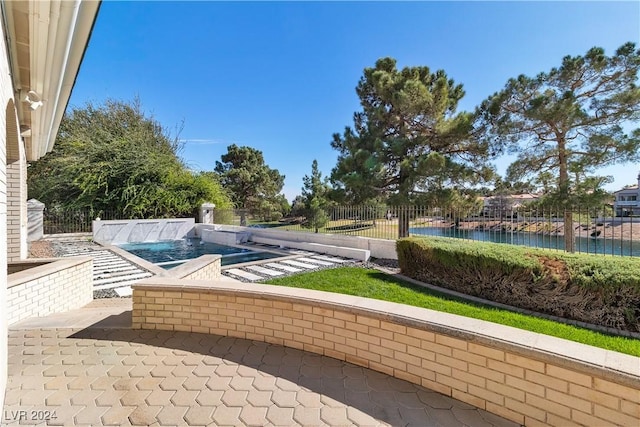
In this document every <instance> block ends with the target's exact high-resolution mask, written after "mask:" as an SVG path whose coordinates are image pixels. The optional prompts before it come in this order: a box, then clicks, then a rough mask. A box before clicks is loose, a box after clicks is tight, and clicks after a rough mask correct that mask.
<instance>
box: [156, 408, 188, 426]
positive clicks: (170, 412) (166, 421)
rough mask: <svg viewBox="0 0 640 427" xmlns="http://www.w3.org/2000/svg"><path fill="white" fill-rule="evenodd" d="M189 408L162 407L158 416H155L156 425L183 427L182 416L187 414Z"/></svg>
mask: <svg viewBox="0 0 640 427" xmlns="http://www.w3.org/2000/svg"><path fill="white" fill-rule="evenodd" d="M188 409H189V408H188V407H185V406H173V405H170V406H163V407H162V409H161V410H160V412H158V415H156V419H157V420H158V423H159V424H160V425H162V426H172V427H175V426H180V425H184V423H185V421H184V415H185V414H186V413H187V410H188Z"/></svg>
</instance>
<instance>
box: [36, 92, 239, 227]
mask: <svg viewBox="0 0 640 427" xmlns="http://www.w3.org/2000/svg"><path fill="white" fill-rule="evenodd" d="M179 149H180V144H179V142H178V140H177V137H176V138H172V137H171V136H170V135H169V133H168V132H167V131H166V130H165V128H163V126H162V125H161V124H160V123H158V122H157V121H156V120H154V119H153V118H152V117H147V116H145V114H144V112H143V110H142V107H141V104H140V101H139V100H137V99H136V100H134V101H133V102H122V101H114V100H107V101H106V102H105V103H104V104H103V105H93V104H91V103H88V104H86V105H85V106H84V107H81V108H76V109H73V110H71V112H69V113H67V114H66V115H65V116H64V118H63V120H62V123H61V124H60V132H59V134H58V138H57V140H56V145H55V147H54V149H53V151H52V152H51V153H49V154H47V155H46V156H45V157H43V158H42V159H40V160H39V161H37V162H35V163H34V164H32V165H31V167H30V168H29V177H28V181H29V182H28V188H29V197H32V198H37V199H38V200H41V201H42V202H43V203H45V204H46V205H47V206H48V207H49V208H51V209H53V208H56V207H59V208H62V209H67V208H73V209H83V210H84V209H90V210H92V211H93V213H94V214H95V215H100V214H101V212H105V211H111V212H114V213H115V214H116V215H117V216H120V217H125V218H150V217H171V216H189V215H193V214H194V213H195V212H197V209H198V206H199V205H200V204H201V203H203V202H213V203H215V204H216V205H218V206H225V205H227V206H228V205H230V200H229V198H228V196H227V194H226V192H225V191H224V190H223V189H222V187H221V186H220V183H219V182H218V181H217V180H216V179H213V178H212V177H208V176H206V175H202V174H196V173H193V172H191V171H189V170H188V169H187V168H186V167H185V165H184V164H183V162H182V161H181V160H180V158H179V156H178V151H179Z"/></svg>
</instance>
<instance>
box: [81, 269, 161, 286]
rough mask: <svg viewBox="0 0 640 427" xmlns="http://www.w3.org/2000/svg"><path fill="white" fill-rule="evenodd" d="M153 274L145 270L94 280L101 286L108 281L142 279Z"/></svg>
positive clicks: (94, 282)
mask: <svg viewBox="0 0 640 427" xmlns="http://www.w3.org/2000/svg"><path fill="white" fill-rule="evenodd" d="M151 276H152V274H151V273H149V272H144V273H136V274H128V275H124V276H118V277H115V278H111V277H109V278H105V279H98V280H95V279H94V280H93V286H94V287H95V286H100V285H104V284H107V283H117V282H118V281H122V280H124V279H128V280H133V279H136V280H140V279H144V278H145V277H151Z"/></svg>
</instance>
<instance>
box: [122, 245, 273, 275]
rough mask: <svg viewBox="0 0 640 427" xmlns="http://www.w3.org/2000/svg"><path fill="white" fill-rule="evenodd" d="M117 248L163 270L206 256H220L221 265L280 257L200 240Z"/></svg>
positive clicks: (269, 253)
mask: <svg viewBox="0 0 640 427" xmlns="http://www.w3.org/2000/svg"><path fill="white" fill-rule="evenodd" d="M119 246H120V248H122V249H124V250H125V251H127V252H131V253H132V254H134V255H135V256H138V257H140V258H142V259H144V260H147V261H149V262H151V263H153V264H156V265H159V266H160V267H162V268H165V269H170V268H173V267H176V266H178V265H180V264H182V263H185V262H187V261H189V260H192V259H195V258H198V257H199V256H202V255H207V254H218V255H222V259H221V264H222V265H230V264H239V263H242V262H249V261H259V260H264V259H271V258H277V257H280V256H282V255H279V254H276V253H272V252H256V251H252V250H250V249H245V248H237V247H233V246H224V245H218V244H216V243H209V242H203V241H201V240H200V239H184V240H169V241H162V242H145V243H126V244H123V245H119Z"/></svg>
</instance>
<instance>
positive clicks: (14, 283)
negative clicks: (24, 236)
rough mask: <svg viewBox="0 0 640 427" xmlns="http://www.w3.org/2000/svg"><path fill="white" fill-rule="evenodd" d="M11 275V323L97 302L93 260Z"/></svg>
mask: <svg viewBox="0 0 640 427" xmlns="http://www.w3.org/2000/svg"><path fill="white" fill-rule="evenodd" d="M25 264H28V262H23V263H22V264H21V266H24V265H25ZM38 264H41V260H36V262H35V265H37V266H36V267H33V268H30V269H23V270H21V271H19V272H17V273H14V274H11V275H9V285H8V292H7V293H8V295H7V301H8V310H7V311H8V313H7V317H8V323H9V324H12V323H15V322H18V321H20V320H23V319H26V318H28V317H40V316H46V315H48V314H51V313H59V312H64V311H68V310H72V309H76V308H80V307H82V306H84V305H86V304H88V303H89V302H91V301H92V300H93V258H91V257H74V258H65V259H60V260H54V261H52V262H50V263H47V264H44V265H38Z"/></svg>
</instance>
